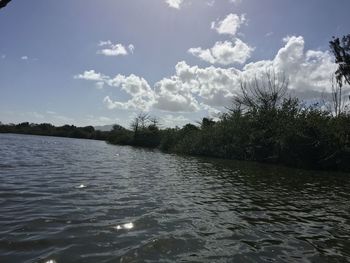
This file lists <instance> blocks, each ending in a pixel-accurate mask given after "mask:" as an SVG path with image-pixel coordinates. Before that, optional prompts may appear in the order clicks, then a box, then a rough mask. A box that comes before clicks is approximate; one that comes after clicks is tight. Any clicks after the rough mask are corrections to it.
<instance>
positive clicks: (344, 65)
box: [329, 34, 350, 86]
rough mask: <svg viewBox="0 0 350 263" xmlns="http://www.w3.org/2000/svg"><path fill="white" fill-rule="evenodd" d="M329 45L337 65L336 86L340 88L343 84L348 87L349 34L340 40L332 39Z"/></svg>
mask: <svg viewBox="0 0 350 263" xmlns="http://www.w3.org/2000/svg"><path fill="white" fill-rule="evenodd" d="M329 44H330V48H331V51H332V53H333V54H334V57H335V63H337V64H338V69H337V71H336V72H335V75H336V79H337V82H338V84H339V85H340V86H342V85H343V83H344V82H345V83H347V84H349V85H350V34H349V35H347V36H343V37H342V38H341V39H340V38H335V37H333V40H332V41H330V42H329Z"/></svg>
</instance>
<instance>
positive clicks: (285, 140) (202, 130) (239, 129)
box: [108, 98, 350, 171]
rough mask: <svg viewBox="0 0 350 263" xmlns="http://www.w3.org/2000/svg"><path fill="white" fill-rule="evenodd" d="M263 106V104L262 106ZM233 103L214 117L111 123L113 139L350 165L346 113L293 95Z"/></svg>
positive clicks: (293, 162)
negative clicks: (270, 103) (274, 101)
mask: <svg viewBox="0 0 350 263" xmlns="http://www.w3.org/2000/svg"><path fill="white" fill-rule="evenodd" d="M265 106H267V105H265ZM265 106H263V105H259V106H258V107H256V108H255V107H253V108H245V109H243V108H242V107H236V108H233V109H230V110H229V111H228V112H227V113H225V114H222V115H221V117H220V119H219V120H218V121H213V120H211V119H209V118H203V120H202V122H201V123H200V124H199V125H193V124H187V125H185V126H184V127H183V128H181V129H180V128H173V129H169V128H168V129H163V130H161V129H159V128H157V126H154V125H153V124H149V125H143V126H140V127H138V129H137V131H136V130H135V129H134V130H127V129H124V128H122V127H120V126H115V129H113V131H111V133H110V135H109V136H108V141H109V142H110V143H112V144H119V145H132V146H141V147H152V148H159V149H161V150H163V151H165V152H173V153H179V154H187V155H198V156H209V157H218V158H226V159H236V160H250V161H259V162H266V163H274V164H283V165H287V166H293V167H299V168H307V169H325V170H343V171H348V170H350V141H349V138H350V137H349V136H350V116H349V115H347V114H340V115H338V116H333V115H332V114H331V112H328V111H324V110H321V109H319V107H316V105H313V106H310V107H307V108H304V107H302V106H301V104H300V103H299V101H298V99H295V98H284V99H283V100H282V101H281V103H280V104H278V106H277V105H276V107H265Z"/></svg>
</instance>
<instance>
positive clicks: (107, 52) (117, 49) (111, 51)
mask: <svg viewBox="0 0 350 263" xmlns="http://www.w3.org/2000/svg"><path fill="white" fill-rule="evenodd" d="M98 46H99V47H101V48H102V49H100V50H98V51H97V54H99V55H104V56H114V57H116V56H126V55H129V54H130V53H131V54H132V53H134V49H135V47H134V45H133V44H129V45H128V46H127V47H125V46H124V45H122V44H120V43H118V44H113V43H112V42H111V41H110V40H107V41H100V43H99V44H98Z"/></svg>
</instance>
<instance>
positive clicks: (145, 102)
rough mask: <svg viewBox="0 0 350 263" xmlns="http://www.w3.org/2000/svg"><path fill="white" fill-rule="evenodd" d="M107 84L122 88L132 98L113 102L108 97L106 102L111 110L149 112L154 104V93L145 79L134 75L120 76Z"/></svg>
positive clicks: (105, 99)
mask: <svg viewBox="0 0 350 263" xmlns="http://www.w3.org/2000/svg"><path fill="white" fill-rule="evenodd" d="M106 84H107V85H109V86H111V87H117V88H120V89H121V90H122V91H124V92H126V93H127V94H128V95H130V97H131V98H130V99H129V100H128V101H113V100H112V99H111V98H110V97H109V96H106V97H105V98H104V102H105V104H106V105H107V107H108V108H109V109H116V108H117V109H125V110H130V109H131V110H132V109H135V110H144V111H148V110H149V109H150V107H151V106H152V105H153V104H154V99H155V98H154V92H153V90H152V89H151V87H150V86H149V84H148V83H147V81H146V80H145V79H144V78H141V77H138V76H136V75H134V74H131V75H130V76H124V75H120V74H119V75H117V76H115V77H114V78H112V79H111V78H110V79H108V80H107V81H106Z"/></svg>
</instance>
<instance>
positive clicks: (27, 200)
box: [0, 134, 350, 263]
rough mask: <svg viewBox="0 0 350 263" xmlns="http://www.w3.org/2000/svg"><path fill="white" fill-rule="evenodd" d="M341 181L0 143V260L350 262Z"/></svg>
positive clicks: (105, 149)
mask: <svg viewBox="0 0 350 263" xmlns="http://www.w3.org/2000/svg"><path fill="white" fill-rule="evenodd" d="M349 178H350V177H349V176H348V175H340V174H338V175H336V174H333V175H332V174H327V173H318V172H301V171H298V170H290V169H286V168H276V167H272V166H263V165H256V164H251V163H238V162H232V161H219V160H208V159H199V158H191V157H179V156H175V155H168V154H163V153H160V152H157V151H148V150H143V149H135V148H130V147H118V146H112V145H108V144H106V143H104V142H99V141H89V140H75V139H65V138H53V137H52V138H51V137H39V136H37V137H36V136H23V135H10V134H7V135H0V262H1V263H7V262H16V263H17V262H50V263H52V262H57V263H67V262H93V263H96V262H145V261H146V262H350V182H349Z"/></svg>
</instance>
